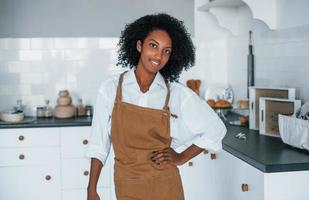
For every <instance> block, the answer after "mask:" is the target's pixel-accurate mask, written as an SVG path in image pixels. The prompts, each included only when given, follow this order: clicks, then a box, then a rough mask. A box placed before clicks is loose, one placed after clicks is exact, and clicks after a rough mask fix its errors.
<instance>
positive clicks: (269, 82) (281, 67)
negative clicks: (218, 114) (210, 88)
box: [227, 26, 309, 102]
mask: <svg viewBox="0 0 309 200" xmlns="http://www.w3.org/2000/svg"><path fill="white" fill-rule="evenodd" d="M253 38H254V41H253V43H254V55H255V81H256V85H257V86H271V87H295V88H296V93H297V94H296V96H297V98H299V99H301V100H302V102H305V101H308V100H309V26H302V27H296V28H289V29H281V30H273V31H272V30H269V31H263V32H261V33H253ZM227 46H228V60H227V63H228V66H227V69H228V82H229V83H230V84H231V85H232V87H233V89H234V92H235V96H236V99H241V98H246V77H247V74H246V73H247V71H246V70H247V55H248V35H240V36H239V37H234V38H231V39H229V40H228V41H227Z"/></svg>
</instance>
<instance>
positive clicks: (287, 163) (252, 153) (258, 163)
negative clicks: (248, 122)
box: [222, 115, 309, 173]
mask: <svg viewBox="0 0 309 200" xmlns="http://www.w3.org/2000/svg"><path fill="white" fill-rule="evenodd" d="M233 118H234V119H235V115H229V116H228V119H233ZM226 127H227V130H228V133H227V134H226V136H225V137H224V139H223V142H222V143H223V149H224V150H225V151H227V152H229V153H231V154H233V155H234V156H236V157H238V158H239V159H241V160H243V161H245V162H247V163H248V164H250V165H252V166H254V167H255V168H257V169H259V170H261V171H262V172H264V173H272V172H287V171H301V170H309V151H306V150H301V149H297V148H294V147H292V146H289V145H287V144H284V143H283V142H282V140H281V138H276V137H271V136H265V135H260V134H259V131H256V130H250V129H249V128H248V127H241V126H232V125H229V124H226ZM240 132H241V133H244V134H246V140H241V139H238V138H236V137H235V135H236V134H238V133H240Z"/></svg>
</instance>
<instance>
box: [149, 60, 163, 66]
mask: <svg viewBox="0 0 309 200" xmlns="http://www.w3.org/2000/svg"><path fill="white" fill-rule="evenodd" d="M151 63H152V64H153V65H156V66H158V65H160V63H161V62H160V61H156V60H151Z"/></svg>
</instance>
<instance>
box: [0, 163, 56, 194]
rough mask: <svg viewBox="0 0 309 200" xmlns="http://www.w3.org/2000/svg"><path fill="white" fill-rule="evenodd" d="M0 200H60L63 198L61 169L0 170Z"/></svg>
mask: <svg viewBox="0 0 309 200" xmlns="http://www.w3.org/2000/svg"><path fill="white" fill-rule="evenodd" d="M0 177H1V181H0V191H1V192H0V199H3V200H36V199H44V200H58V199H60V198H61V192H60V191H61V190H60V167H59V166H58V165H50V166H36V167H3V168H0Z"/></svg>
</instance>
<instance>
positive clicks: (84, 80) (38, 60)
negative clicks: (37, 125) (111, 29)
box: [0, 38, 120, 115]
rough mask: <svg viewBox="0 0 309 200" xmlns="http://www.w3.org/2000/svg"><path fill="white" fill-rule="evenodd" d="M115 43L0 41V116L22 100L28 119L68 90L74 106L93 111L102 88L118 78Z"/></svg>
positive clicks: (112, 40) (88, 40) (94, 40)
mask: <svg viewBox="0 0 309 200" xmlns="http://www.w3.org/2000/svg"><path fill="white" fill-rule="evenodd" d="M117 42H118V38H21V39H0V110H5V109H8V108H10V107H12V106H13V105H15V104H16V100H17V99H22V101H23V103H24V104H25V105H26V106H27V110H26V113H27V114H29V115H33V114H34V113H35V107H36V106H42V105H44V100H45V99H49V100H50V101H51V105H55V103H56V99H57V96H58V91H59V90H61V89H68V90H69V91H70V93H71V96H72V98H73V104H76V102H77V98H79V97H81V98H82V99H83V100H84V103H85V104H91V105H93V104H94V102H95V97H96V93H97V90H98V87H99V85H100V82H101V81H102V80H104V79H105V78H106V76H107V75H108V74H111V73H114V72H117V71H118V70H119V69H120V68H119V67H118V68H117V67H115V64H116V60H117V52H116V44H117Z"/></svg>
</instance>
